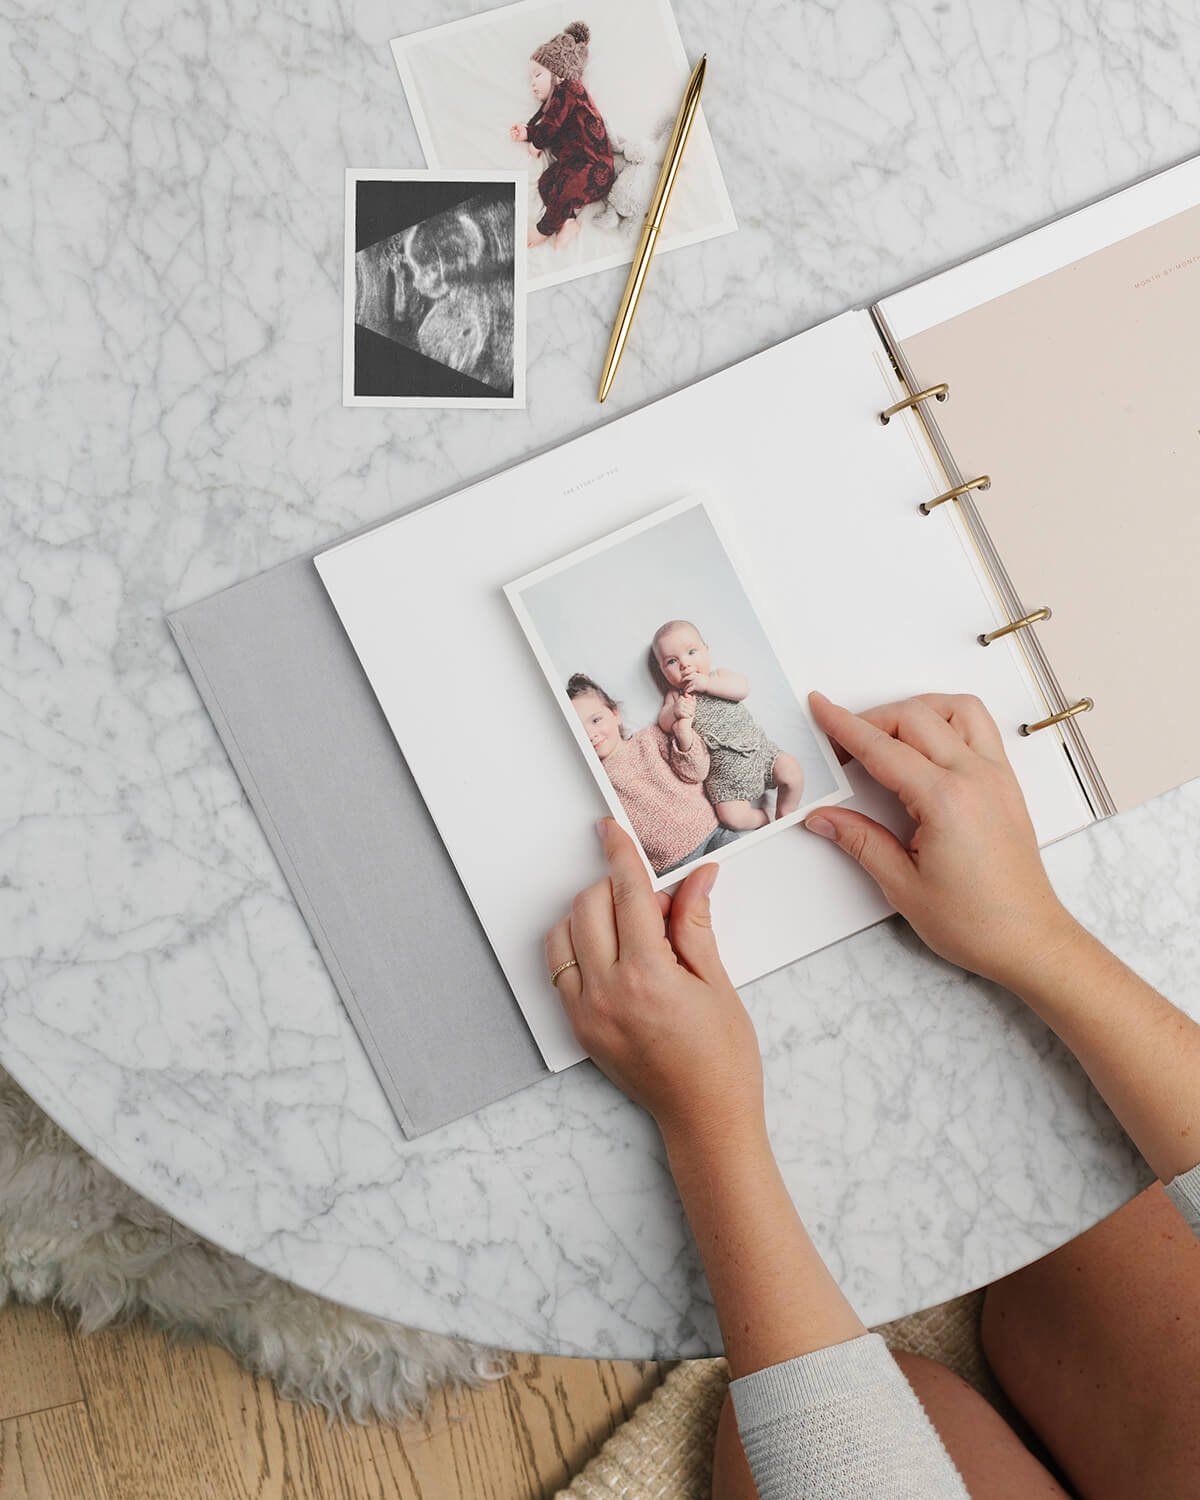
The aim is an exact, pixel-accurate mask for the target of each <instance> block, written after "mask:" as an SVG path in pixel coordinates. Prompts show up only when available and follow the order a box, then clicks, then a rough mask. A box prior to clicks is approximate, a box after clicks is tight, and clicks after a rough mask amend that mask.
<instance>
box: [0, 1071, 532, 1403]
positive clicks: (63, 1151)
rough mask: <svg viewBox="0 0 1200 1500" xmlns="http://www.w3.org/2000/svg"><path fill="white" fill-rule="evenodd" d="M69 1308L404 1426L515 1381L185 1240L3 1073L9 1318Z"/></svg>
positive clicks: (1, 1272)
mask: <svg viewBox="0 0 1200 1500" xmlns="http://www.w3.org/2000/svg"><path fill="white" fill-rule="evenodd" d="M10 1297H12V1298H14V1299H16V1300H17V1301H20V1302H41V1301H44V1300H45V1299H47V1298H52V1299H53V1301H54V1302H55V1304H56V1305H57V1306H59V1307H61V1308H64V1309H66V1310H68V1311H69V1312H71V1313H73V1314H74V1315H75V1317H76V1319H77V1320H78V1326H79V1328H80V1330H81V1331H82V1332H83V1333H92V1332H94V1331H95V1330H96V1329H99V1328H107V1327H110V1326H111V1325H113V1324H118V1323H127V1322H130V1321H131V1320H132V1319H134V1318H137V1317H139V1316H145V1317H146V1318H147V1319H148V1320H149V1321H150V1322H151V1323H152V1324H153V1325H154V1326H156V1327H158V1328H162V1329H165V1330H166V1331H167V1332H168V1333H169V1334H171V1335H172V1336H174V1337H177V1338H181V1339H193V1338H194V1339H203V1340H206V1341H208V1342H210V1343H214V1344H220V1345H221V1346H222V1347H223V1348H225V1349H227V1350H228V1351H229V1353H230V1354H232V1355H233V1357H234V1358H235V1359H237V1360H238V1361H239V1362H240V1363H241V1364H243V1365H244V1366H245V1367H246V1369H248V1370H250V1371H252V1372H253V1373H254V1374H256V1375H266V1376H268V1377H269V1378H270V1379H271V1380H272V1381H274V1383H275V1386H276V1389H277V1390H278V1392H279V1394H280V1395H281V1396H282V1397H284V1398H286V1399H287V1400H290V1401H303V1402H309V1403H312V1404H314V1405H318V1406H322V1407H324V1408H325V1409H326V1410H327V1411H328V1412H329V1413H330V1414H331V1415H332V1416H337V1417H340V1418H342V1419H343V1420H350V1421H356V1422H366V1421H371V1420H381V1421H398V1420H402V1419H404V1418H406V1417H409V1416H412V1415H414V1414H417V1413H422V1412H424V1411H425V1410H426V1408H427V1405H428V1401H429V1398H430V1397H431V1396H432V1395H433V1393H434V1392H435V1391H436V1390H437V1389H438V1387H439V1386H442V1385H444V1384H446V1383H450V1384H453V1385H466V1386H472V1387H475V1388H478V1387H480V1386H483V1385H485V1384H487V1382H488V1381H489V1380H497V1379H500V1378H501V1377H503V1376H504V1375H505V1374H506V1373H507V1368H506V1366H505V1364H504V1360H503V1356H502V1355H501V1353H500V1352H499V1351H498V1350H494V1349H486V1348H483V1347H482V1346H481V1345H478V1344H468V1343H466V1342H464V1341H463V1340H461V1339H451V1338H444V1337H442V1336H441V1335H440V1334H433V1333H420V1332H417V1331H416V1330H415V1329H410V1328H401V1327H399V1326H398V1325H397V1324H395V1323H384V1322H381V1321H380V1320H379V1319H377V1318H369V1317H367V1316H365V1315H364V1314H362V1313H357V1312H352V1311H350V1310H349V1309H348V1308H344V1307H339V1306H338V1305H337V1304H336V1303H333V1302H326V1301H325V1300H324V1299H323V1298H320V1297H314V1296H313V1295H312V1294H311V1293H309V1292H302V1291H300V1290H298V1289H297V1288H296V1287H293V1286H290V1285H289V1284H288V1283H287V1282H285V1281H280V1280H279V1279H278V1278H277V1277H274V1276H270V1275H267V1274H266V1273H265V1272H263V1271H259V1270H256V1269H255V1268H254V1267H253V1266H251V1265H249V1264H247V1262H246V1261H244V1260H239V1259H238V1258H237V1257H236V1256H233V1255H228V1254H226V1252H225V1251H223V1250H218V1249H217V1248H216V1246H214V1245H210V1244H209V1243H208V1242H207V1241H205V1240H202V1239H200V1238H199V1237H198V1236H197V1235H195V1234H192V1233H191V1231H190V1230H187V1229H184V1228H183V1226H182V1225H180V1224H177V1223H176V1222H175V1220H174V1219H171V1218H170V1217H168V1215H166V1214H165V1213H163V1212H162V1211H161V1210H160V1209H157V1208H155V1207H154V1206H153V1205H152V1204H150V1203H148V1202H147V1201H146V1200H145V1199H144V1198H140V1197H139V1196H138V1195H137V1194H136V1193H135V1192H133V1191H132V1190H131V1189H130V1188H127V1187H126V1186H125V1185H124V1183H122V1182H120V1181H119V1180H118V1179H117V1178H116V1177H114V1176H113V1175H112V1173H111V1172H108V1171H106V1170H105V1168H104V1167H102V1166H100V1164H99V1163H98V1162H96V1161H93V1160H92V1158H91V1157H90V1156H88V1155H87V1154H86V1153H85V1152H83V1151H81V1150H80V1148H79V1147H78V1146H76V1145H75V1143H74V1142H73V1141H71V1140H69V1139H68V1138H67V1136H65V1135H64V1134H63V1132H62V1131H61V1130H59V1128H58V1126H57V1125H55V1124H54V1123H53V1122H52V1121H51V1120H49V1119H47V1117H46V1116H45V1115H44V1114H43V1113H42V1111H41V1110H40V1109H38V1107H37V1105H36V1104H34V1103H33V1101H32V1100H31V1099H30V1098H29V1097H28V1096H27V1095H26V1094H24V1093H23V1092H22V1091H21V1090H20V1089H19V1088H18V1087H17V1086H16V1084H15V1083H14V1082H13V1081H12V1079H11V1078H10V1077H9V1076H8V1074H7V1073H5V1072H3V1070H0V1307H2V1306H3V1305H4V1303H6V1302H7V1301H8V1299H9V1298H10Z"/></svg>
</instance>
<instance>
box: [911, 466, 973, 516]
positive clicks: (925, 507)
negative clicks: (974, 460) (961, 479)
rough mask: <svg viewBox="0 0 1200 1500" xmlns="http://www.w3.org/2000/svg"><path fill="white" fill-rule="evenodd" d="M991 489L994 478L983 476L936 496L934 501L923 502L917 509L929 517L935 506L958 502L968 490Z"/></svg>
mask: <svg viewBox="0 0 1200 1500" xmlns="http://www.w3.org/2000/svg"><path fill="white" fill-rule="evenodd" d="M991 487H992V476H991V475H990V474H981V475H980V476H979V478H978V479H968V480H967V481H966V482H965V483H964V484H956V485H955V486H954V488H953V489H952V490H945V491H943V493H942V494H940V495H935V496H934V497H933V499H932V500H922V502H921V503H920V505H918V506H917V509H918V510H919V511H920V512H921V514H922V515H923V516H927V515H928V514H929V512H930V511H931V510H932V509H933V507H934V506H935V505H945V503H946V501H947V500H957V499H958V497H959V496H960V495H965V494H966V493H967V491H968V490H990V489H991Z"/></svg>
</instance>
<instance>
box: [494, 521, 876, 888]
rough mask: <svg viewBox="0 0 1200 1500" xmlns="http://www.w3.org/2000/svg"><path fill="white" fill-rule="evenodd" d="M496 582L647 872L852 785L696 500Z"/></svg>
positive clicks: (734, 845)
mask: <svg viewBox="0 0 1200 1500" xmlns="http://www.w3.org/2000/svg"><path fill="white" fill-rule="evenodd" d="M505 592H506V594H507V595H508V598H509V601H510V603H511V604H512V606H513V609H514V610H515V612H516V614H517V617H518V619H519V620H520V621H521V624H522V626H523V628H524V630H525V633H526V635H527V636H528V638H529V641H530V644H531V646H532V647H533V650H534V654H535V655H536V656H537V659H538V661H539V663H540V664H541V667H542V670H543V672H544V673H545V675H546V677H547V679H548V681H549V683H550V685H551V688H552V689H553V691H554V692H555V696H556V697H557V699H558V700H559V703H560V706H561V707H562V709H563V714H564V718H565V719H566V721H567V724H568V727H569V729H570V731H571V733H572V734H573V736H574V738H575V740H576V742H577V744H578V745H579V747H580V749H581V750H582V751H583V753H584V755H585V757H586V759H587V762H588V764H589V766H590V768H591V770H592V773H593V776H594V777H595V779H596V782H597V784H598V785H599V787H600V789H601V791H602V793H603V794H604V796H605V800H606V801H607V802H608V804H609V806H610V809H611V810H612V811H613V813H614V815H616V816H617V817H618V819H619V821H621V822H622V824H623V825H624V826H625V827H626V828H627V829H628V830H629V832H630V833H632V835H633V836H634V838H635V839H636V840H637V841H638V843H639V845H640V846H641V849H642V852H643V854H644V855H645V858H646V863H647V864H648V865H649V867H650V870H651V873H652V875H653V876H654V879H655V883H656V885H658V886H660V887H661V886H667V885H672V884H674V883H675V881H676V880H679V879H682V877H683V876H684V875H685V874H686V873H687V871H688V870H689V869H690V868H691V867H692V866H693V865H695V864H696V863H698V862H703V861H706V860H709V859H714V858H717V859H719V858H722V857H724V856H725V855H727V854H730V853H732V852H734V850H735V849H736V850H737V851H738V852H742V851H743V850H745V849H748V848H750V847H752V846H753V845H754V844H755V843H757V842H761V840H762V839H763V838H766V837H769V836H772V835H773V834H774V833H775V832H777V831H778V830H780V829H783V828H788V827H790V826H791V825H792V824H794V823H796V822H798V821H799V820H800V818H801V817H803V816H804V814H805V813H806V812H807V811H808V810H810V809H811V808H812V807H813V806H815V805H817V804H819V803H824V804H829V803H833V802H840V801H842V800H843V799H844V798H845V797H846V796H848V795H849V787H848V784H847V783H846V780H845V777H844V773H843V772H842V771H841V768H840V767H839V766H838V763H837V760H836V757H835V756H834V754H833V752H832V750H831V748H830V745H829V742H828V740H827V739H826V738H825V737H824V736H823V735H822V734H821V733H820V731H819V730H817V729H816V727H815V725H814V724H813V723H812V720H811V718H810V716H809V713H808V709H807V706H806V703H805V702H804V697H803V693H802V692H797V690H796V688H795V686H794V685H793V683H792V681H791V680H790V678H789V676H788V675H787V674H786V673H785V671H784V669H783V666H782V665H781V663H780V661H779V659H778V657H777V655H776V653H775V650H774V648H773V647H772V645H771V642H770V641H769V639H768V637H767V634H766V631H765V629H764V627H763V624H762V622H761V619H760V617H759V613H758V611H757V610H756V609H755V607H754V605H753V604H752V603H751V600H750V597H749V595H748V593H747V590H746V585H745V581H744V579H743V576H742V572H741V571H740V570H739V568H738V566H737V565H736V564H735V562H734V560H733V558H732V556H731V555H730V550H729V547H728V545H727V543H726V542H725V540H723V538H722V536H721V535H720V534H719V533H718V530H717V526H716V523H715V519H714V515H713V512H712V509H711V506H710V504H709V503H706V502H705V501H704V500H700V499H689V500H684V501H680V502H678V503H677V504H674V505H671V506H668V507H667V508H666V509H665V510H662V511H658V512H656V513H655V514H654V515H652V516H649V517H647V518H646V519H645V520H644V521H641V522H638V523H637V524H635V525H634V526H631V527H627V528H625V529H624V530H623V531H620V532H617V533H616V534H615V535H613V536H610V537H606V538H604V539H602V540H601V541H598V542H595V543H593V544H592V545H590V546H588V547H585V548H583V549H581V550H580V551H578V552H575V553H572V554H571V555H570V556H568V557H565V558H562V559H559V560H558V561H557V562H554V563H551V564H550V565H549V566H547V567H544V568H541V569H539V570H538V571H537V572H535V573H531V574H529V575H527V576H526V577H525V578H522V579H519V580H517V581H516V582H515V583H512V584H510V585H509V586H508V588H507V589H506V590H505ZM685 609H686V611H687V613H684V610H685Z"/></svg>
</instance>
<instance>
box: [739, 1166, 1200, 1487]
mask: <svg viewBox="0 0 1200 1500" xmlns="http://www.w3.org/2000/svg"><path fill="white" fill-rule="evenodd" d="M1166 1191H1167V1196H1168V1197H1169V1198H1170V1199H1171V1201H1172V1202H1173V1203H1174V1204H1175V1206H1176V1208H1178V1209H1179V1212H1180V1213H1181V1214H1182V1215H1183V1217H1184V1219H1185V1220H1186V1222H1187V1224H1188V1225H1189V1227H1190V1228H1191V1230H1192V1233H1193V1234H1195V1235H1196V1237H1197V1239H1200V1165H1197V1166H1195V1167H1193V1168H1192V1169H1191V1171H1190V1172H1184V1173H1183V1174H1182V1175H1181V1176H1179V1177H1176V1178H1175V1180H1174V1181H1173V1182H1169V1183H1167V1185H1166ZM729 1391H730V1395H731V1396H732V1397H733V1409H734V1414H735V1416H736V1417H737V1425H738V1432H739V1433H740V1434H741V1439H742V1446H743V1447H744V1448H745V1450H746V1458H747V1460H748V1461H749V1464H750V1472H751V1474H753V1476H754V1483H755V1486H756V1487H757V1489H758V1493H759V1496H760V1497H761V1500H969V1496H968V1495H967V1489H966V1486H965V1485H964V1484H963V1481H962V1477H961V1475H960V1474H959V1472H958V1470H957V1469H956V1468H955V1467H954V1464H953V1463H952V1462H951V1460H950V1455H949V1454H948V1453H947V1452H946V1450H945V1448H944V1447H943V1446H942V1441H941V1439H940V1438H939V1437H938V1434H937V1430H936V1429H935V1428H934V1425H933V1423H932V1422H931V1421H930V1420H929V1418H928V1417H927V1416H926V1414H925V1408H924V1407H923V1406H922V1405H921V1403H920V1402H919V1401H918V1400H917V1397H916V1395H915V1393H914V1392H913V1388H912V1386H910V1385H909V1383H908V1381H907V1380H906V1379H905V1378H904V1375H903V1373H902V1371H901V1369H900V1366H899V1365H898V1364H897V1363H896V1361H895V1360H894V1359H893V1358H892V1356H891V1354H890V1353H889V1352H888V1348H887V1345H886V1344H885V1343H884V1341H883V1339H882V1338H881V1337H880V1335H879V1334H877V1333H868V1334H864V1335H863V1336H862V1337H861V1338H857V1339H850V1340H849V1341H848V1342H847V1343H844V1344H834V1345H832V1347H830V1348H828V1349H817V1350H816V1351H814V1352H813V1353H812V1354H802V1355H800V1356H799V1358H797V1359H789V1360H785V1361H784V1362H783V1363H782V1364H778V1365H770V1366H768V1368H767V1369H765V1370H756V1371H755V1372H754V1373H753V1374H752V1375H744V1376H742V1378H741V1379H740V1380H735V1381H733V1382H732V1383H731V1385H730V1387H729Z"/></svg>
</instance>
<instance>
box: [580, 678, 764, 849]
mask: <svg viewBox="0 0 1200 1500" xmlns="http://www.w3.org/2000/svg"><path fill="white" fill-rule="evenodd" d="M567 697H568V698H570V700H571V703H572V705H573V706H574V709H575V712H576V713H577V714H578V715H579V721H580V723H581V724H582V725H583V727H584V730H585V731H586V733H587V737H588V739H589V741H590V742H591V746H592V749H593V750H594V751H595V752H596V755H597V756H598V757H599V759H600V761H601V762H602V764H603V766H604V769H605V771H606V772H607V773H608V779H609V780H610V781H611V782H612V784H613V790H614V791H615V792H616V794H617V796H618V797H619V798H620V799H621V806H622V807H623V808H624V809H625V811H626V813H627V814H628V815H629V821H630V823H631V824H632V825H633V831H634V833H635V834H636V835H637V839H638V842H639V843H640V844H641V846H642V849H643V851H644V852H645V855H646V858H647V859H648V860H649V861H650V867H651V869H652V870H653V871H654V873H655V874H656V875H666V874H668V873H669V872H670V871H671V870H674V869H675V868H677V867H678V866H680V865H685V864H690V863H691V861H692V860H694V859H701V858H702V857H703V856H704V855H706V854H711V853H712V852H713V850H714V849H719V848H720V847H721V846H722V845H723V844H728V843H730V842H732V840H733V839H735V838H737V834H736V833H734V832H733V831H732V830H730V829H728V828H722V826H721V825H720V824H719V823H718V822H717V817H716V814H715V813H714V812H713V808H712V803H711V802H710V801H709V800H708V798H707V797H706V796H705V795H704V781H705V778H706V777H707V776H708V772H709V755H708V749H707V747H706V746H705V743H704V741H703V740H702V739H701V738H700V736H699V735H698V734H697V733H696V732H695V731H694V730H693V728H692V725H691V719H692V713H694V711H695V699H694V698H692V699H688V698H682V697H681V698H680V700H679V702H680V705H681V707H680V711H679V713H678V715H677V717H676V718H675V720H674V722H673V725H672V728H671V730H670V732H669V733H668V732H667V731H666V730H665V729H663V728H662V726H661V725H659V724H651V725H649V726H648V727H647V728H645V729H639V730H637V731H635V732H634V733H633V734H630V735H626V733H625V730H624V726H623V725H622V723H621V710H620V706H619V705H618V703H617V702H616V700H615V699H613V698H610V697H609V695H608V694H607V693H606V692H605V691H604V689H603V688H602V687H600V685H599V684H598V683H596V682H593V681H592V679H591V678H590V677H585V676H584V675H583V673H582V672H576V673H575V675H574V676H573V677H572V678H571V680H570V681H569V682H568V683H567Z"/></svg>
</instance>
